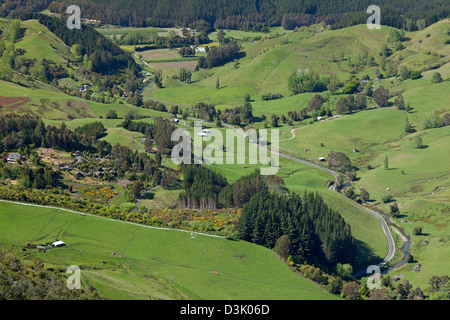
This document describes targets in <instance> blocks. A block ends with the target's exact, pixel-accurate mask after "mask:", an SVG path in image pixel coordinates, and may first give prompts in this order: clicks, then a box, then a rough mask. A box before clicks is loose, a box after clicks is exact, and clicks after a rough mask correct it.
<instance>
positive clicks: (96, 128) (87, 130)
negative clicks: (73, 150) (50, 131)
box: [75, 121, 106, 139]
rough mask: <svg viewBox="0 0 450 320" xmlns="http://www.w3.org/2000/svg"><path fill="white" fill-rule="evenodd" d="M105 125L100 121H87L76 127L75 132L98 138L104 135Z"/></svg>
mask: <svg viewBox="0 0 450 320" xmlns="http://www.w3.org/2000/svg"><path fill="white" fill-rule="evenodd" d="M105 132H106V129H105V126H104V125H103V123H101V122H100V121H96V122H93V123H87V124H85V125H83V126H80V127H77V128H76V129H75V133H79V134H84V135H87V136H89V137H94V138H95V139H100V138H102V137H104V136H105Z"/></svg>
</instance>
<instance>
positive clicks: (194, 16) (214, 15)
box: [7, 0, 448, 31]
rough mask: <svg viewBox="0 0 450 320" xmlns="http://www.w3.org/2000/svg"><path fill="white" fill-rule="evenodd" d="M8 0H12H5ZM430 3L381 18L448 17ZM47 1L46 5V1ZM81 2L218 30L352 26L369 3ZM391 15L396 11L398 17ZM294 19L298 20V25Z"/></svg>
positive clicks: (131, 17)
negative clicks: (314, 22) (286, 22)
mask: <svg viewBox="0 0 450 320" xmlns="http://www.w3.org/2000/svg"><path fill="white" fill-rule="evenodd" d="M10 1H11V0H8V1H7V2H10ZM23 2H25V1H21V3H22V5H20V6H17V7H22V6H24V4H23ZM33 2H37V1H33ZM68 2H69V1H68V0H59V1H53V2H52V3H51V4H50V6H49V9H50V10H51V11H53V12H58V13H64V10H65V8H67V6H68V5H67V3H68ZM427 2H428V1H423V0H417V1H405V0H391V1H388V0H380V2H379V3H378V5H379V6H381V7H386V6H389V7H390V8H388V9H389V10H386V12H385V13H384V12H383V15H388V16H389V18H385V19H384V20H383V22H385V21H386V22H387V23H389V25H393V26H396V25H397V24H401V23H400V22H401V21H405V19H402V17H401V16H400V14H399V13H400V12H401V13H402V14H404V15H406V16H407V17H410V18H411V19H414V21H417V20H418V19H425V20H426V21H427V22H428V21H429V20H430V19H433V18H435V16H437V17H446V15H445V13H448V12H447V6H446V4H448V3H446V2H445V0H435V1H432V2H431V3H427ZM45 3H46V4H47V5H48V2H47V1H45ZM77 4H78V5H79V6H80V7H81V9H82V10H83V15H84V16H86V17H87V18H91V19H97V20H101V21H103V22H104V23H109V24H116V25H120V26H133V27H144V26H160V27H170V26H175V25H182V26H187V25H189V24H192V23H195V22H196V21H206V22H207V23H208V24H210V25H215V26H216V28H224V29H242V30H251V31H264V30H265V27H270V26H274V25H277V26H279V25H281V23H282V20H283V17H284V15H286V14H289V13H291V14H294V15H297V14H306V15H313V16H314V17H320V18H322V19H328V20H330V23H331V22H333V21H334V20H336V19H338V18H339V17H340V15H341V14H342V13H345V12H355V13H357V14H356V15H352V16H350V17H347V18H346V19H345V23H350V22H354V21H355V20H357V18H358V17H360V15H362V14H363V13H365V10H366V8H367V7H368V6H369V5H370V2H369V1H360V2H358V3H354V2H352V1H349V0H345V1H341V2H340V3H339V6H336V3H335V2H333V1H331V0H328V1H320V2H319V1H316V0H295V1H292V0H281V1H275V2H274V1H271V0H260V1H256V2H255V1H238V0H232V1H224V0H215V1H210V2H208V3H205V2H204V1H201V0H194V1H189V2H185V1H181V0H175V1H173V2H171V4H170V6H167V3H166V2H164V1H163V0H151V1H146V0H136V1H133V3H131V4H130V3H126V2H125V1H123V0H113V1H108V3H107V4H106V3H105V2H103V1H95V0H80V1H79V2H78V3H77ZM419 8H420V9H421V10H419ZM41 10H42V9H41ZM391 11H394V12H395V13H396V14H394V13H392V12H391ZM423 11H425V12H426V13H428V14H426V13H424V12H423ZM442 11H444V12H442ZM22 12H23V11H22ZM383 15H382V16H383ZM328 16H329V17H328ZM364 17H365V20H367V15H364ZM291 19H292V18H291ZM296 20H297V19H294V21H296ZM365 20H364V22H365ZM364 22H361V23H364Z"/></svg>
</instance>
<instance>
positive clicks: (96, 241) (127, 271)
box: [0, 203, 336, 300]
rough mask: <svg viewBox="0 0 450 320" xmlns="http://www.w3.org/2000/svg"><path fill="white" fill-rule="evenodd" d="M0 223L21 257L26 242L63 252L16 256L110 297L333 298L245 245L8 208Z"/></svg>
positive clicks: (4, 238) (0, 212)
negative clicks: (60, 270)
mask: <svg viewBox="0 0 450 320" xmlns="http://www.w3.org/2000/svg"><path fill="white" fill-rule="evenodd" d="M0 217H1V219H0V221H1V232H0V239H1V243H2V246H1V247H3V248H7V249H8V250H12V251H14V252H15V253H16V254H20V252H21V251H20V250H21V248H22V246H24V245H25V243H26V242H27V241H33V242H37V243H41V242H46V241H54V239H55V238H58V239H60V240H62V241H64V242H65V243H66V244H67V246H66V247H63V248H58V249H51V250H49V251H47V252H46V253H38V252H36V251H35V250H27V252H25V253H21V256H22V257H23V259H25V260H28V259H31V258H33V257H39V258H41V259H43V260H44V261H45V263H46V265H52V266H62V267H67V266H69V265H78V266H83V268H82V269H83V270H82V276H83V279H84V284H89V285H92V286H94V287H96V288H98V289H99V290H100V291H101V293H102V294H104V295H105V296H107V297H110V298H113V299H135V298H139V299H148V298H149V297H152V298H164V299H178V298H180V297H183V298H187V299H268V300H271V299H336V296H333V295H331V294H329V293H326V292H324V291H323V289H321V288H319V287H318V286H316V285H314V284H313V283H311V282H310V281H308V280H306V279H303V278H301V277H300V276H298V275H297V274H295V273H294V272H292V271H291V270H290V269H289V268H288V267H287V266H286V265H285V264H284V263H283V262H281V261H280V260H279V259H278V258H277V257H276V255H275V254H274V253H273V252H272V251H270V250H268V249H265V248H263V247H260V246H257V245H254V244H251V243H247V242H242V241H230V240H226V239H221V238H212V237H207V236H201V235H197V236H194V237H191V235H190V233H186V232H177V231H164V230H154V229H150V228H145V227H142V226H136V225H131V224H127V223H124V222H119V221H110V220H106V219H102V218H99V217H90V216H79V215H78V214H74V213H68V212H63V211H56V210H54V209H44V208H34V207H26V206H21V205H13V204H7V203H0ZM112 252H115V253H116V254H115V255H111V253H112ZM236 256H239V257H240V258H239V259H238V258H236ZM255 266H258V267H257V268H255ZM162 288H165V289H164V290H162Z"/></svg>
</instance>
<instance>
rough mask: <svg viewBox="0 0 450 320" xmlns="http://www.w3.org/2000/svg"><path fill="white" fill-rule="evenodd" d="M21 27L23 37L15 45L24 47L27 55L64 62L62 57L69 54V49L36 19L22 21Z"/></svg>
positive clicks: (32, 57) (33, 57)
mask: <svg viewBox="0 0 450 320" xmlns="http://www.w3.org/2000/svg"><path fill="white" fill-rule="evenodd" d="M21 27H22V28H24V29H25V30H24V37H23V38H22V39H20V40H19V41H18V42H17V43H16V44H15V46H16V48H21V49H24V50H25V55H26V56H27V57H29V58H31V59H37V60H41V59H43V58H45V59H48V60H52V61H54V62H56V63H64V62H65V61H66V60H65V59H64V58H63V57H64V56H69V55H70V49H69V48H68V47H67V46H66V45H65V44H64V43H63V42H62V41H61V40H60V39H59V38H58V37H56V36H55V35H54V34H53V33H51V32H50V31H49V30H48V29H47V28H46V27H45V26H43V25H41V24H40V23H39V22H38V21H37V20H28V21H23V22H21Z"/></svg>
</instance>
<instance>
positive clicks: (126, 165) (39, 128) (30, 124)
mask: <svg viewBox="0 0 450 320" xmlns="http://www.w3.org/2000/svg"><path fill="white" fill-rule="evenodd" d="M95 127H98V128H100V129H101V126H99V125H95ZM85 130H87V132H89V133H90V132H91V129H90V127H88V128H87V129H83V130H82V131H85ZM173 130H174V126H173V125H172V124H170V122H169V121H168V120H163V119H162V118H157V119H156V121H155V124H154V131H153V138H154V140H155V144H156V146H157V147H158V148H159V149H160V150H164V149H165V148H170V147H171V144H172V142H171V141H170V137H171V134H172V132H173ZM95 131H96V129H94V130H93V132H94V134H95ZM0 139H1V143H0V153H3V152H8V151H12V150H25V149H27V148H28V149H33V148H36V147H45V148H59V149H62V150H65V151H68V152H75V151H81V152H83V151H87V152H88V153H91V154H93V153H97V154H99V155H100V156H106V155H109V156H110V157H111V159H113V164H112V166H111V169H113V170H115V171H116V173H117V176H118V177H123V176H124V175H125V173H126V172H133V173H145V174H147V175H148V176H149V177H152V176H153V174H154V173H155V171H158V170H159V169H158V165H157V164H156V162H155V160H154V159H152V158H151V157H150V156H149V155H147V154H145V153H139V152H137V151H133V150H132V149H130V148H128V147H125V146H120V145H115V146H112V145H111V144H110V143H108V142H106V141H103V140H98V139H97V138H96V137H95V136H91V135H86V134H85V133H82V132H74V131H72V130H69V129H68V128H66V127H65V126H64V125H62V126H61V127H60V128H59V127H56V126H45V124H44V123H43V122H42V120H40V119H39V118H37V117H32V116H29V115H16V114H7V115H2V116H0ZM150 141H151V140H150ZM44 174H45V172H44Z"/></svg>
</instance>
